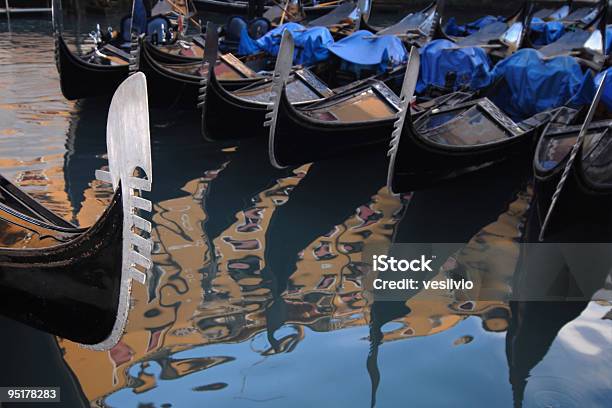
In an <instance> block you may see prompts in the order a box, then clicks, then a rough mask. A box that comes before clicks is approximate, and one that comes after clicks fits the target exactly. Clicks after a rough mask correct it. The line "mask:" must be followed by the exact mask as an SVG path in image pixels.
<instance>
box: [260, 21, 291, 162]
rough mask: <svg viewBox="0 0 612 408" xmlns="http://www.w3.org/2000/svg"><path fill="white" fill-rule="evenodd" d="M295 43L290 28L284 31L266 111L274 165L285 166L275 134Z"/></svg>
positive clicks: (270, 151) (270, 150) (270, 153)
mask: <svg viewBox="0 0 612 408" xmlns="http://www.w3.org/2000/svg"><path fill="white" fill-rule="evenodd" d="M294 49H295V44H294V42H293V36H292V35H291V32H290V31H289V30H285V31H284V32H283V38H282V40H281V45H280V50H279V51H278V56H277V57H276V65H275V66H274V77H273V78H272V92H271V93H270V102H269V103H268V111H269V112H267V113H266V120H265V122H264V126H269V127H270V133H269V137H268V155H269V156H270V162H271V163H272V165H273V166H274V167H277V168H279V169H280V168H283V167H284V166H282V165H280V163H278V162H277V161H276V158H275V157H274V136H275V132H276V119H277V117H278V108H279V105H280V100H281V96H282V93H283V88H284V87H285V84H286V82H287V79H288V78H289V74H290V73H291V68H292V67H293V52H294Z"/></svg>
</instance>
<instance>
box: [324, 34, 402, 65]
mask: <svg viewBox="0 0 612 408" xmlns="http://www.w3.org/2000/svg"><path fill="white" fill-rule="evenodd" d="M369 37H370V38H369ZM328 49H329V51H330V52H331V53H332V54H334V55H336V56H337V57H339V58H341V59H342V60H344V61H346V62H348V63H352V64H356V65H366V66H378V67H379V70H380V71H384V70H385V69H387V68H390V67H394V66H396V65H399V64H401V63H403V62H406V60H407V58H408V52H407V51H406V48H405V47H404V44H402V41H401V40H400V39H399V38H398V37H396V36H393V35H382V36H380V37H374V34H372V33H371V32H369V31H367V30H360V31H357V32H355V33H353V34H351V35H350V36H348V37H345V38H343V39H341V40H340V41H338V42H336V43H333V44H331V45H329V46H328Z"/></svg>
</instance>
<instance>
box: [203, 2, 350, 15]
mask: <svg viewBox="0 0 612 408" xmlns="http://www.w3.org/2000/svg"><path fill="white" fill-rule="evenodd" d="M274 3H275V2H273V1H269V2H266V4H265V5H264V9H265V10H266V11H267V10H270V9H272V8H274V7H278V6H277V5H275V4H274ZM277 3H278V4H281V2H280V1H279V2H277ZM341 3H342V2H341V1H330V2H324V3H321V4H316V3H314V2H311V3H310V4H309V2H305V4H304V6H303V7H304V12H305V13H306V15H307V16H316V15H322V14H326V13H329V12H330V11H332V10H333V9H335V8H336V7H337V6H338V5H339V4H341ZM193 4H194V5H195V8H196V9H197V10H198V11H199V12H209V13H222V14H249V3H248V2H247V1H240V0H238V1H231V0H193Z"/></svg>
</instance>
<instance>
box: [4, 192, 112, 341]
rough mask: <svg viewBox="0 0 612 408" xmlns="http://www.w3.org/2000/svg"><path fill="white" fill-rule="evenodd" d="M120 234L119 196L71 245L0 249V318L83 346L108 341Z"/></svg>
mask: <svg viewBox="0 0 612 408" xmlns="http://www.w3.org/2000/svg"><path fill="white" fill-rule="evenodd" d="M0 225H2V226H3V229H4V228H6V226H7V220H6V219H4V218H0ZM75 231H83V230H78V229H75ZM122 231H123V209H122V204H121V194H120V193H119V192H118V193H116V194H115V196H114V197H113V200H112V203H111V205H110V206H109V207H108V208H107V210H106V211H105V212H104V214H103V215H102V217H101V218H100V220H99V221H98V222H97V223H96V224H95V225H94V226H93V227H91V228H90V229H88V230H86V231H84V232H82V235H80V236H78V237H76V238H75V239H73V240H70V241H68V242H65V243H62V244H59V245H55V246H50V247H46V248H32V249H5V248H2V249H0V313H2V314H3V315H6V316H8V317H10V318H13V319H15V320H18V321H21V322H23V323H25V324H27V325H29V326H32V327H35V328H37V329H40V330H44V331H47V332H50V333H53V334H56V335H58V336H61V337H65V338H69V339H71V340H74V341H78V342H80V343H83V344H97V343H100V342H102V341H103V340H105V339H106V338H108V336H109V335H110V334H111V332H112V330H113V327H114V325H115V321H116V319H117V315H118V307H119V299H120V288H121V280H122V245H123V239H122ZM3 239H7V237H6V234H4V235H3Z"/></svg>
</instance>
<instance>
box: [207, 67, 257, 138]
mask: <svg viewBox="0 0 612 408" xmlns="http://www.w3.org/2000/svg"><path fill="white" fill-rule="evenodd" d="M265 116H266V106H265V105H263V104H257V103H252V102H249V101H246V100H244V99H240V98H237V97H235V96H234V95H232V94H231V92H229V91H227V90H226V89H224V87H223V85H221V84H220V83H219V81H218V80H217V78H216V76H215V75H214V73H211V75H210V83H209V84H208V86H207V87H206V96H205V99H204V106H203V107H202V135H203V136H204V138H205V139H207V140H211V141H220V140H232V139H246V138H253V137H258V138H262V139H263V138H265V137H266V136H267V134H268V128H266V127H264V125H263V123H264V120H265Z"/></svg>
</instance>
